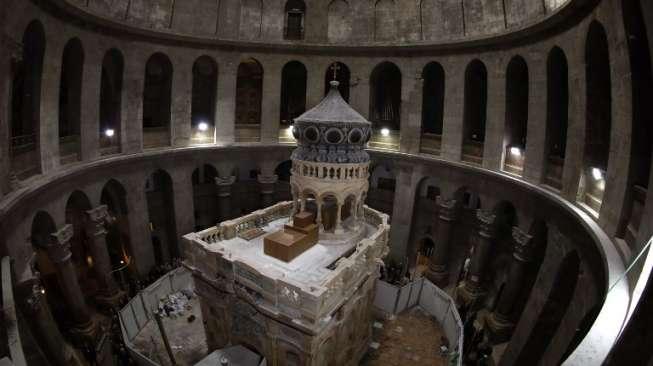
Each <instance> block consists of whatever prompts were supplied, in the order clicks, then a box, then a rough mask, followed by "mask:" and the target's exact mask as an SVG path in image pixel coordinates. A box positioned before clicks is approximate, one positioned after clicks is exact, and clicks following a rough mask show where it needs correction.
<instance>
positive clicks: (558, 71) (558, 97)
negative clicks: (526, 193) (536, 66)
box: [544, 47, 569, 189]
mask: <svg viewBox="0 0 653 366" xmlns="http://www.w3.org/2000/svg"><path fill="white" fill-rule="evenodd" d="M546 65H547V66H546V78H547V86H546V90H547V97H546V137H545V138H546V142H545V143H546V146H545V148H546V157H547V160H546V168H545V169H546V172H545V178H544V180H545V183H546V184H548V185H550V186H552V187H554V188H557V189H562V170H563V167H564V162H565V152H566V150H567V126H568V121H569V81H568V78H569V71H568V68H567V58H566V57H565V53H564V52H563V51H562V50H561V49H560V48H558V47H554V48H553V49H551V51H550V52H549V56H548V59H547V63H546Z"/></svg>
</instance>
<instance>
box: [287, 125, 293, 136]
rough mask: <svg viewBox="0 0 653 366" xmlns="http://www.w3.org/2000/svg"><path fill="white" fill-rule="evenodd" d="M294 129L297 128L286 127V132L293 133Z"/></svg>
mask: <svg viewBox="0 0 653 366" xmlns="http://www.w3.org/2000/svg"><path fill="white" fill-rule="evenodd" d="M294 129H295V127H294V126H288V128H287V129H286V132H287V133H288V134H289V135H292V132H293V131H294Z"/></svg>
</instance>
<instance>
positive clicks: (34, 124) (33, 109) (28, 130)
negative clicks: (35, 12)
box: [9, 20, 45, 179]
mask: <svg viewBox="0 0 653 366" xmlns="http://www.w3.org/2000/svg"><path fill="white" fill-rule="evenodd" d="M22 41H23V55H22V60H19V61H17V62H14V63H13V64H12V75H13V79H12V91H11V98H12V99H11V139H10V143H9V146H10V154H11V172H12V174H13V175H15V176H16V177H17V178H18V179H25V178H28V177H30V176H32V175H35V174H38V173H39V172H40V171H41V158H40V151H39V123H40V120H41V78H42V73H43V55H44V52H45V30H44V29H43V25H42V24H41V23H40V22H39V21H37V20H35V21H33V22H31V23H30V24H29V25H28V26H27V28H26V29H25V33H24V34H23V40H22Z"/></svg>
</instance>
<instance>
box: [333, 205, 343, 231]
mask: <svg viewBox="0 0 653 366" xmlns="http://www.w3.org/2000/svg"><path fill="white" fill-rule="evenodd" d="M336 207H337V208H336V224H335V226H334V230H333V232H334V233H336V234H341V233H342V232H343V228H342V217H341V216H342V203H341V202H340V200H338V202H337V203H336Z"/></svg>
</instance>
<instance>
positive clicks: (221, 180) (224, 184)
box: [215, 175, 236, 197]
mask: <svg viewBox="0 0 653 366" xmlns="http://www.w3.org/2000/svg"><path fill="white" fill-rule="evenodd" d="M235 182H236V177H235V176H233V175H231V176H229V177H215V184H216V185H217V186H218V197H229V196H231V185H232V184H234V183H235Z"/></svg>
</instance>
